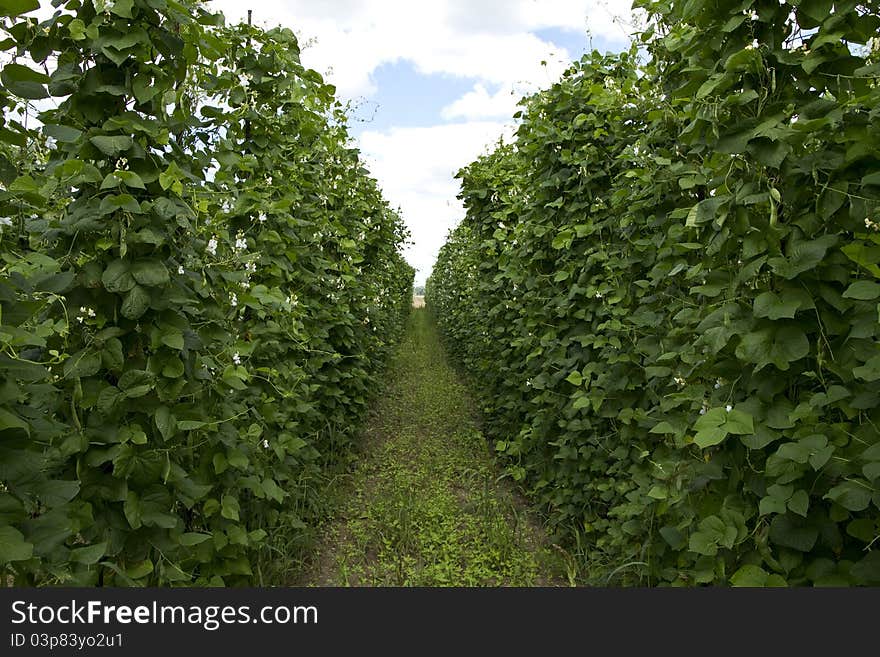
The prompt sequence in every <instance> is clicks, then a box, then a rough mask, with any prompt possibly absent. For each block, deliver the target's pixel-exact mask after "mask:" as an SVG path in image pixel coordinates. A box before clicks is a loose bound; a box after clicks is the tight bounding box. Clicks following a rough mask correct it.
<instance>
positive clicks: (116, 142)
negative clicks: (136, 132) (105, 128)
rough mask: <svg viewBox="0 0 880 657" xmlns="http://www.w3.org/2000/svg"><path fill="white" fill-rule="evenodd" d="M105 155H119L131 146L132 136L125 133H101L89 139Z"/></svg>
mask: <svg viewBox="0 0 880 657" xmlns="http://www.w3.org/2000/svg"><path fill="white" fill-rule="evenodd" d="M89 141H90V142H92V143H93V144H94V145H95V147H96V148H97V149H98V150H99V151H101V152H102V153H103V154H104V155H111V156H112V155H118V154H120V153H123V152H125V151H127V150H128V149H129V148H131V145H132V140H131V137H127V136H125V135H100V136H97V137H92V138H90V139H89Z"/></svg>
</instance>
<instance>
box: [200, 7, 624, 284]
mask: <svg viewBox="0 0 880 657" xmlns="http://www.w3.org/2000/svg"><path fill="white" fill-rule="evenodd" d="M208 5H209V6H210V7H212V8H214V9H217V10H220V11H222V12H223V13H224V14H225V15H226V17H227V21H228V22H235V21H238V20H243V19H245V18H246V14H247V10H248V9H249V8H250V9H252V10H253V20H254V23H255V24H257V25H262V26H265V27H273V26H276V25H279V24H280V25H284V26H286V27H290V28H291V29H293V30H294V32H295V33H296V34H297V35H298V36H299V38H300V42H301V45H302V46H303V53H302V61H303V64H304V65H306V66H308V67H310V68H313V69H315V70H316V71H318V72H319V73H321V74H322V75H324V77H325V79H327V80H328V81H329V82H331V83H333V84H334V85H336V88H337V94H338V96H339V97H340V99H341V100H342V101H343V102H347V101H351V103H352V107H353V111H352V115H351V123H350V127H351V132H352V134H353V136H354V138H355V139H356V141H357V143H358V146H359V147H360V149H361V152H362V154H363V156H364V160H365V162H366V165H367V168H368V169H369V170H370V172H371V174H372V175H373V176H374V177H375V178H376V179H377V180H378V181H379V184H380V186H381V187H382V189H383V192H384V195H385V198H386V199H387V200H388V201H389V203H390V204H391V206H392V207H393V208H395V209H399V211H400V213H401V216H402V217H403V219H404V221H405V222H406V224H407V226H408V227H409V230H410V233H411V243H410V244H408V245H407V247H406V249H405V251H404V255H405V257H406V259H407V261H408V262H409V263H410V264H411V265H413V266H414V267H415V268H416V284H417V285H420V284H423V283H424V282H425V279H426V277H427V276H428V275H429V274H430V272H431V268H432V266H433V264H434V260H435V259H436V256H437V252H438V250H439V249H440V247H441V246H442V245H443V243H444V242H445V240H446V235H447V233H448V231H449V230H450V229H451V228H453V227H454V226H455V225H457V224H458V222H459V221H461V219H462V218H463V217H464V209H463V207H462V205H461V202H460V201H459V200H458V199H457V198H456V196H457V194H458V192H459V183H458V181H457V180H455V179H454V174H455V172H456V171H458V170H459V169H460V168H461V167H463V166H466V165H467V164H469V163H470V162H472V161H473V160H474V159H476V158H477V157H478V156H479V155H481V154H482V153H485V152H487V150H489V149H491V147H492V145H493V144H496V143H497V142H498V139H499V138H501V137H502V136H506V138H508V139H509V138H510V137H511V135H512V133H513V130H514V127H513V126H514V120H513V118H512V115H513V113H514V112H515V111H516V109H517V106H516V103H517V101H518V100H519V98H521V97H522V96H523V95H524V94H525V93H528V92H533V91H535V90H537V89H540V88H545V87H548V86H550V85H551V84H552V83H553V82H554V81H556V80H557V79H558V78H559V76H560V75H561V74H562V72H563V71H564V70H565V69H566V68H567V67H568V65H569V63H570V62H571V61H573V60H576V59H579V58H580V56H581V55H582V54H584V53H585V52H587V51H589V50H592V49H597V50H600V51H607V50H615V51H616V50H623V49H625V48H626V47H627V45H628V43H629V34H631V33H632V32H633V31H634V30H633V28H632V27H631V25H632V22H633V19H632V15H631V12H630V5H631V0H362V1H357V0H271V1H265V0H264V1H263V2H250V3H248V2H241V0H210V1H209V2H208Z"/></svg>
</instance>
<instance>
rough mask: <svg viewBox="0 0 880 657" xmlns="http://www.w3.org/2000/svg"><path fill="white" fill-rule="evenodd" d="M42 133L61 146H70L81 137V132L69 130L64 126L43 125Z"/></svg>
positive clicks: (68, 127)
mask: <svg viewBox="0 0 880 657" xmlns="http://www.w3.org/2000/svg"><path fill="white" fill-rule="evenodd" d="M43 133H44V134H45V135H46V136H47V137H52V138H53V139H55V140H56V141H59V142H61V143H63V144H71V143H73V142H75V141H76V140H77V139H79V138H80V136H82V130H77V129H76V128H71V127H70V126H66V125H51V124H49V125H44V126H43Z"/></svg>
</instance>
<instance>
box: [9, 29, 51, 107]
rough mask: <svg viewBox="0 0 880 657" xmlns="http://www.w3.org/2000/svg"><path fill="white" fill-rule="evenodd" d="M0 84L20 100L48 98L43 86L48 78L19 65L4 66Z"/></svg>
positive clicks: (12, 63)
mask: <svg viewBox="0 0 880 657" xmlns="http://www.w3.org/2000/svg"><path fill="white" fill-rule="evenodd" d="M0 13H2V12H0ZM0 82H2V83H3V86H4V87H6V88H7V89H8V90H9V91H10V92H11V93H13V94H15V95H16V96H19V97H21V98H27V99H29V100H40V99H42V98H48V97H49V92H48V91H46V86H45V85H46V84H47V83H48V82H49V76H48V75H46V74H45V73H40V72H39V71H34V70H33V69H30V68H28V67H27V66H22V65H21V64H16V63H14V62H10V63H9V64H6V65H5V66H4V67H3V70H2V71H0Z"/></svg>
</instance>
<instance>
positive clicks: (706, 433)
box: [694, 427, 727, 449]
mask: <svg viewBox="0 0 880 657" xmlns="http://www.w3.org/2000/svg"><path fill="white" fill-rule="evenodd" d="M725 438H727V432H726V431H725V430H724V429H722V428H721V427H709V428H707V429H701V430H700V431H697V433H696V434H694V443H695V444H696V445H697V447H700V448H702V449H706V448H707V447H712V446H713V445H718V444H720V443H722V442H724V439H725Z"/></svg>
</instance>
